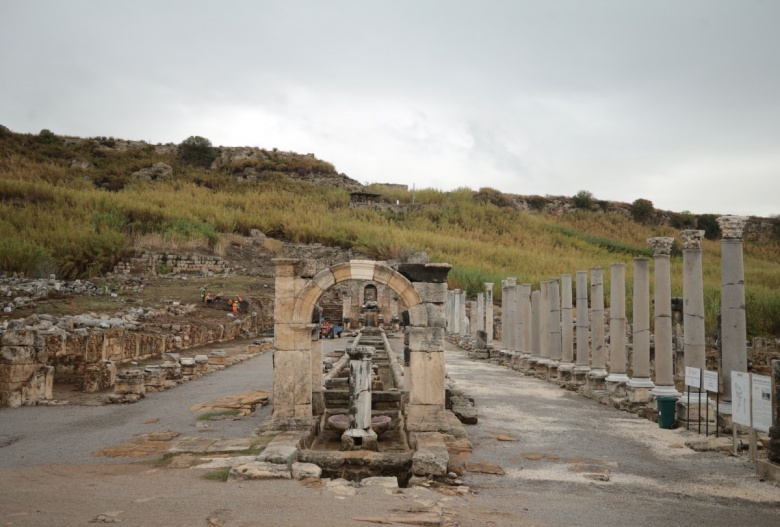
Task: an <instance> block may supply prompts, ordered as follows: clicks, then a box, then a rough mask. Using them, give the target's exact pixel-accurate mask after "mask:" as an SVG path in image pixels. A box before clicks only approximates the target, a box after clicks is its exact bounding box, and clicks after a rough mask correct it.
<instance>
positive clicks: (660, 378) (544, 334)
mask: <svg viewBox="0 0 780 527" xmlns="http://www.w3.org/2000/svg"><path fill="white" fill-rule="evenodd" d="M718 221H719V224H720V227H721V232H722V233H723V239H722V256H721V258H722V276H721V313H722V315H721V316H722V332H723V335H722V344H723V347H722V349H723V352H722V361H721V370H722V383H723V399H724V401H726V404H727V406H726V408H728V402H730V401H731V374H732V372H733V371H746V370H747V348H746V320H745V293H744V264H743V252H742V233H743V230H744V226H745V222H746V218H744V217H741V216H724V217H721V218H719V219H718ZM703 234H704V231H699V230H685V231H682V232H681V239H682V242H683V251H682V252H683V325H684V363H685V366H692V367H695V368H699V369H702V370H703V369H705V368H706V361H705V328H704V282H703V275H702V250H701V243H702V239H703ZM648 242H649V243H650V244H651V245H652V247H653V261H654V294H653V298H654V317H655V319H654V326H655V332H654V346H655V376H654V379H653V380H651V378H650V268H649V267H650V266H649V260H648V259H647V258H636V259H634V283H633V342H632V344H633V357H632V364H631V367H632V368H631V370H632V371H631V373H632V375H631V378H629V377H628V375H627V373H628V358H627V351H626V347H627V338H626V313H625V306H626V293H625V292H626V287H625V265H624V264H622V263H616V264H612V265H611V267H610V280H611V282H610V283H611V287H610V309H609V335H610V350H609V351H610V353H609V361H607V348H606V336H605V332H604V328H605V323H606V321H605V309H604V276H603V270H602V269H601V268H593V269H591V270H590V288H589V287H588V272H587V271H577V272H576V275H575V287H574V289H575V292H576V302H575V304H574V306H576V318H575V320H576V322H574V321H573V320H572V309H573V307H574V306H573V305H572V275H569V274H564V275H562V276H561V277H560V279H559V278H557V277H556V278H551V279H549V280H548V281H543V282H541V283H540V284H539V289H538V290H535V291H533V292H532V291H531V284H528V283H526V284H517V283H516V282H517V279H516V278H514V277H510V278H507V279H506V280H504V281H503V282H502V314H501V323H502V347H503V350H504V353H509V354H512V355H515V356H517V357H519V358H521V360H525V361H527V362H528V363H529V364H530V365H531V367H532V368H534V369H535V371H536V372H537V373H539V372H541V373H542V375H549V376H553V375H554V376H555V377H556V378H559V379H563V378H572V379H575V380H576V379H578V378H579V379H581V380H583V381H584V380H586V379H587V382H588V384H592V385H593V387H594V388H595V389H600V388H601V387H602V383H604V382H605V383H607V385H615V384H622V385H623V386H626V387H627V388H628V390H629V391H632V390H633V391H635V392H636V391H641V392H644V393H647V392H649V394H651V395H654V396H662V395H664V396H679V395H680V393H679V392H678V391H677V389H676V388H675V385H674V371H673V365H674V351H673V346H672V334H673V332H672V325H673V324H672V302H671V266H670V256H671V249H672V245H673V242H674V239H673V238H669V237H655V238H650V239H649V240H648ZM559 281H560V286H559ZM588 289H590V291H588ZM589 293H590V294H589ZM589 297H590V306H589V303H588V300H589ZM573 329H574V330H575V334H574V335H573V334H572V333H573V331H572V330H573ZM575 351H576V353H575ZM608 362H609V365H608V364H607V363H608ZM608 366H609V368H608ZM701 397H702V399H704V400H706V399H705V397H706V396H704V395H702V396H701Z"/></svg>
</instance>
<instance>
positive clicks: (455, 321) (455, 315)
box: [450, 289, 461, 335]
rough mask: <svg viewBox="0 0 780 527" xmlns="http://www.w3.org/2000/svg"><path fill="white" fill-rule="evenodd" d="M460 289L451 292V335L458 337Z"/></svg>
mask: <svg viewBox="0 0 780 527" xmlns="http://www.w3.org/2000/svg"><path fill="white" fill-rule="evenodd" d="M460 318H461V314H460V289H453V290H452V330H451V331H450V333H452V334H453V335H460Z"/></svg>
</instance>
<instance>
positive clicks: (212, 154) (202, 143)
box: [179, 135, 218, 168]
mask: <svg viewBox="0 0 780 527" xmlns="http://www.w3.org/2000/svg"><path fill="white" fill-rule="evenodd" d="M217 155H218V152H217V149H216V148H214V147H213V146H212V145H211V141H209V140H208V139H206V138H205V137H200V136H199V135H191V136H190V137H188V138H187V139H185V140H184V141H182V142H181V144H180V145H179V159H180V160H182V161H183V162H185V163H189V164H191V165H195V166H199V167H204V168H209V167H210V166H211V163H213V162H214V160H215V159H216V158H217Z"/></svg>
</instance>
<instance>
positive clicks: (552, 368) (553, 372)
mask: <svg viewBox="0 0 780 527" xmlns="http://www.w3.org/2000/svg"><path fill="white" fill-rule="evenodd" d="M560 365H561V363H560V362H558V361H557V360H553V359H550V364H549V365H548V366H547V369H548V370H549V372H550V373H549V375H547V380H548V381H550V382H558V366H560Z"/></svg>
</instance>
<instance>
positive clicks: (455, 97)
mask: <svg viewBox="0 0 780 527" xmlns="http://www.w3.org/2000/svg"><path fill="white" fill-rule="evenodd" d="M0 124H3V125H5V126H7V127H9V128H11V129H12V130H14V131H17V132H32V133H37V132H39V131H40V130H41V129H43V128H48V129H50V130H52V131H53V132H55V133H57V134H65V135H78V136H95V135H101V136H103V135H105V136H115V137H121V138H126V139H142V140H146V141H149V142H152V143H157V142H163V143H165V142H174V143H179V142H181V141H182V140H183V139H185V138H186V137H188V136H191V135H201V136H204V137H207V138H208V139H210V140H211V141H212V143H214V144H215V145H226V146H258V147H262V148H269V149H270V148H274V147H276V148H279V149H281V150H292V151H296V152H301V153H309V152H311V153H314V154H315V155H316V156H317V157H319V158H320V159H325V160H327V161H330V162H332V163H333V164H334V165H335V166H336V169H337V170H339V171H340V172H344V173H346V174H347V175H348V176H350V177H352V178H354V179H357V180H358V181H360V182H361V183H367V182H392V183H404V184H408V185H409V186H410V187H411V186H412V185H416V187H417V188H424V187H434V188H439V189H442V190H450V189H453V188H456V187H464V186H465V187H469V188H472V189H474V190H477V189H479V188H480V187H493V188H496V189H499V190H502V191H504V192H512V193H517V194H540V195H545V194H550V195H566V196H571V195H574V194H575V193H576V192H578V191H579V190H588V191H590V192H592V193H593V194H594V195H595V197H596V198H598V199H605V200H617V201H626V202H632V201H634V200H635V199H637V198H645V199H649V200H651V201H652V202H653V203H654V205H655V206H656V207H657V208H662V209H668V210H674V211H683V210H690V211H692V212H695V213H721V214H754V215H764V216H768V215H773V214H778V213H780V1H758V0H733V1H717V0H702V1H693V0H668V1H662V0H654V1H648V0H637V1H633V0H614V1H594V0H568V1H554V0H539V1H530V0H529V1H524V0H513V1H488V0H481V1H479V2H477V1H474V2H466V1H458V0H449V1H426V0H408V1H406V0H401V1H399V0H393V1H389V0H388V1H384V2H378V1H368V0H363V1H357V0H355V1H322V0H311V1H293V0H285V1H282V0H278V1H252V2H250V1H246V2H238V1H232V2H231V1H224V0H223V1H220V2H205V1H193V0H189V1H175V2H174V1H169V2H166V1H163V0H157V1H146V0H125V1H122V2H119V1H107V0H92V1H73V0H70V1H61V0H50V1H38V0H0Z"/></svg>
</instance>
